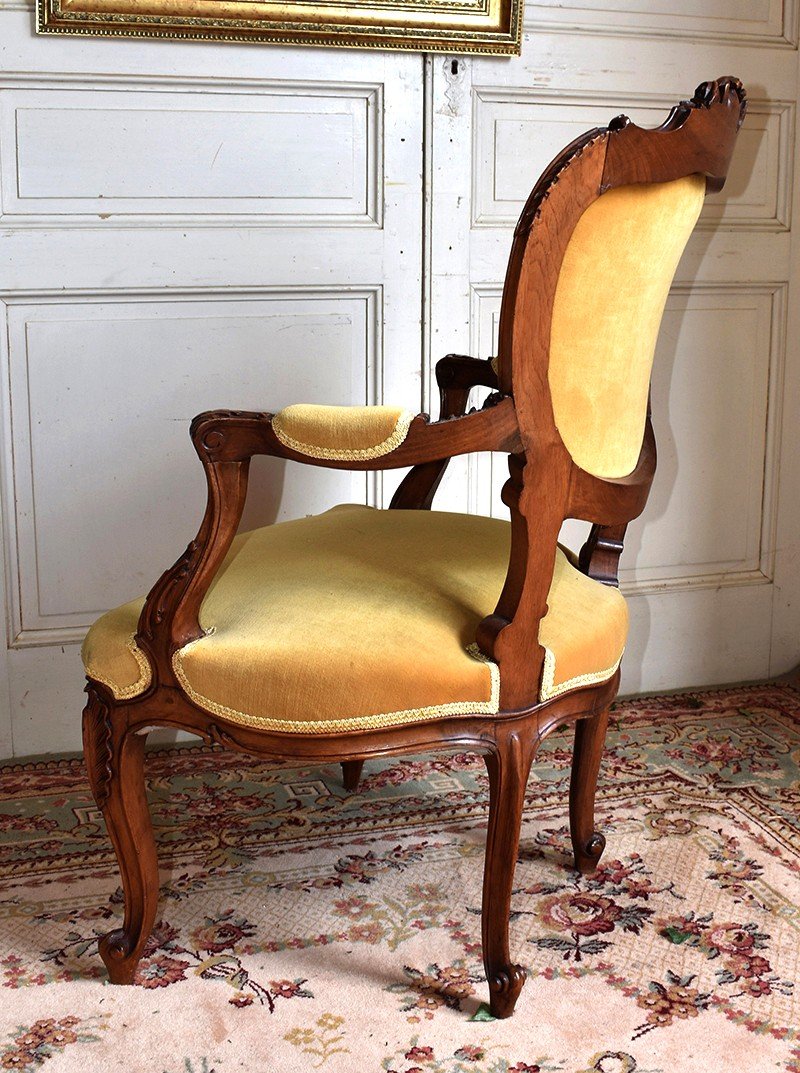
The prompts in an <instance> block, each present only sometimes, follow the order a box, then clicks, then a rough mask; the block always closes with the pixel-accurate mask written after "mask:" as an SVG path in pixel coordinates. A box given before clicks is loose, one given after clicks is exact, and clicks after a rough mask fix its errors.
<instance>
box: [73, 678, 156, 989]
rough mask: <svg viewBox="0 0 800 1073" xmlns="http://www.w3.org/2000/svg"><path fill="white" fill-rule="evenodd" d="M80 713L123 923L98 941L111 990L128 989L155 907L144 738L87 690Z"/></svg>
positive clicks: (122, 715)
mask: <svg viewBox="0 0 800 1073" xmlns="http://www.w3.org/2000/svg"><path fill="white" fill-rule="evenodd" d="M88 693H89V700H88V702H87V705H86V708H85V710H84V713H83V748H84V756H85V758H86V766H87V768H88V771H89V784H90V786H91V788H92V793H93V795H94V799H95V801H96V802H97V805H98V807H99V808H100V809H101V810H102V813H103V818H104V819H105V821H106V827H107V828H108V833H109V836H110V838H111V842H112V844H113V846H114V852H115V853H116V856H117V862H118V864H119V870H120V874H121V876H122V889H123V893H124V896H125V917H124V921H123V925H122V928H120V929H117V930H115V931H112V932H109V934H108V935H105V936H104V937H103V938H102V939H101V940H100V956H101V957H102V959H103V961H104V962H105V965H106V968H107V969H108V975H109V977H110V979H111V983H113V984H130V983H133V978H134V976H135V974H136V966H137V965H138V964H139V959H140V958H141V956H142V951H143V950H144V946H145V943H146V942H147V939H148V937H149V936H150V932H151V931H152V929H153V923H154V921H155V915H156V906H157V904H158V860H157V857H156V845H155V839H154V838H153V827H152V824H151V822H150V812H149V810H148V807H147V797H146V795H145V784H144V746H145V736H144V735H142V734H135V733H131V732H130V731H129V730H128V725H127V719H126V717H125V713H124V706H120V707H115V705H114V703H113V701H111V700H108V701H107V700H106V699H105V698H104V697H103V696H101V695H100V693H99V692H98V691H97V689H95V688H94V686H93V685H92V684H90V685H89V688H88Z"/></svg>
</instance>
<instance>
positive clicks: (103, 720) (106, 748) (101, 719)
mask: <svg viewBox="0 0 800 1073" xmlns="http://www.w3.org/2000/svg"><path fill="white" fill-rule="evenodd" d="M86 692H87V694H88V697H89V699H88V700H87V702H86V707H85V708H84V710H83V751H84V757H85V759H86V768H87V771H88V774H89V785H90V786H91V788H92V794H93V796H94V799H95V801H96V802H97V806H98V808H101V809H102V808H105V806H106V804H107V802H108V796H109V791H110V788H111V780H112V778H113V777H114V751H113V744H112V741H113V727H112V724H111V709H110V708H109V706H108V704H106V702H105V701H104V700H103V698H102V697H101V696H100V694H99V693H98V691H97V690H96V689H95V687H94V686H93V685H92V684H91V682H90V683H89V685H87V687H86Z"/></svg>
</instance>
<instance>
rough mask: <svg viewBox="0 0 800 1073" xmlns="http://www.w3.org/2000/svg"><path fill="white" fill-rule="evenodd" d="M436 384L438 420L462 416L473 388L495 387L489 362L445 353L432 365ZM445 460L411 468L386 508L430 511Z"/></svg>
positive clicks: (493, 373)
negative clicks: (434, 370) (437, 390)
mask: <svg viewBox="0 0 800 1073" xmlns="http://www.w3.org/2000/svg"><path fill="white" fill-rule="evenodd" d="M436 382H437V384H438V385H439V420H440V421H443V420H445V419H448V418H451V417H463V416H464V414H465V413H466V412H467V405H468V403H469V394H470V391H471V390H472V388H474V387H489V388H492V389H493V390H495V391H496V390H497V388H498V380H497V373H496V372H495V369H494V366H493V364H492V361H491V359H489V360H488V361H482V360H481V359H480V358H470V357H467V356H466V355H464V354H447V355H446V356H445V357H443V358H441V359H440V360H439V361H438V362H437V363H436ZM449 461H450V459H449V458H443V459H440V460H436V461H434V462H425V463H423V464H422V465H419V466H414V468H413V469H411V470H410V472H408V473H407V474H406V475H405V477H404V478H403V479H402V481H401V482H400V484H399V485H398V486H397V490H396V491H395V493H394V495H393V496H392V501H391V503H390V504H389V506H390V507H391V508H392V509H395V510H397V509H400V510H430V509H431V506H432V505H433V497H434V496H435V495H436V490H437V489H438V487H439V485H440V484H441V482H442V478H443V477H444V475H445V471H446V470H447V466H448V463H449Z"/></svg>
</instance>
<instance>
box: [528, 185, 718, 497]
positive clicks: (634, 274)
mask: <svg viewBox="0 0 800 1073" xmlns="http://www.w3.org/2000/svg"><path fill="white" fill-rule="evenodd" d="M705 188H706V184H705V178H704V177H703V176H701V175H689V176H687V177H686V178H683V179H676V180H674V181H673V182H668V183H655V184H650V185H636V186H624V187H620V188H619V189H616V190H610V191H608V193H606V194H603V195H602V196H601V197H599V198H598V199H597V201H594V202H593V203H592V204H591V205H590V206H589V208H588V209H587V210H586V212H584V214H583V216H581V218H580V220H579V221H578V224H577V226H576V228H575V231H574V232H573V234H572V237H571V238H570V241H569V245H568V246H567V250H566V253H565V255H564V260H563V262H562V265H561V271H560V274H559V277H558V284H557V287H556V294H555V302H554V306H553V319H552V327H551V335H550V364H549V368H548V377H549V383H550V393H551V395H552V399H553V412H554V415H555V421H556V426H557V428H558V431H559V433H560V435H561V438H562V439H563V441H564V443H565V445H566V447H567V449H568V450H569V452H570V454H571V455H572V457H573V459H574V461H575V462H576V463H577V464H578V465H579V466H580V467H581V468H582V469H585V470H587V471H588V472H589V473H593V474H595V475H596V476H598V477H623V476H625V475H626V474H628V473H630V472H631V471H632V470H633V469H634V467H635V466H636V462H637V459H638V457H639V452H640V450H641V445H642V439H643V436H644V424H645V419H646V415H647V395H648V391H649V386H650V371H651V369H652V364H653V354H654V351H655V346H656V339H657V337H658V329H659V327H660V325H661V318H662V315H663V312H664V305H665V303H666V300H667V295H668V293H669V288H670V284H671V283H672V279H673V276H674V275H675V270H676V269H677V267H678V261H679V260H680V258H681V254H682V253H683V250H684V248H685V246H686V243H687V242H688V240H689V236H690V234H691V232H692V228H693V227H694V225H695V223H696V222H697V217H698V216H699V214H700V209H701V208H702V205H703V198H704V196H705Z"/></svg>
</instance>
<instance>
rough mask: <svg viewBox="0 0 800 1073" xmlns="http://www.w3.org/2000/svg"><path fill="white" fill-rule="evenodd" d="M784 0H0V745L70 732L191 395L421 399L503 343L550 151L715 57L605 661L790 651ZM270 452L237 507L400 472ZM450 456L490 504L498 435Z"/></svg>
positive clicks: (353, 492)
mask: <svg viewBox="0 0 800 1073" xmlns="http://www.w3.org/2000/svg"><path fill="white" fill-rule="evenodd" d="M797 17H798V7H797V0H759V2H758V3H753V2H752V0H725V2H722V0H671V2H670V3H667V2H666V0H602V2H601V0H597V2H595V0H575V2H574V3H570V2H569V0H539V2H536V3H534V2H529V3H528V5H527V24H526V25H527V32H526V37H525V42H524V47H523V54H522V56H521V58H505V59H491V58H487V57H480V58H464V57H450V56H447V57H445V56H436V57H429V58H424V57H423V56H422V55H420V54H409V55H399V54H398V55H395V54H391V53H381V52H376V51H364V52H359V51H339V50H325V49H291V48H272V47H266V46H246V45H230V44H216V43H212V42H209V43H202V44H201V43H185V44H182V43H179V42H148V41H134V40H93V39H91V38H82V39H75V40H71V39H69V38H59V37H41V38H36V37H35V35H34V34H33V31H32V26H33V20H32V9H31V7H30V3H29V0H3V2H0V320H1V321H2V323H0V361H2V366H3V376H2V380H1V381H0V406H1V407H2V438H1V439H0V470H1V477H2V486H1V490H0V506H1V507H2V514H3V530H2V543H3V558H4V562H5V570H4V572H3V574H2V577H0V581H2V580H4V584H5V592H4V594H0V598H2V599H3V602H4V605H5V608H6V615H5V621H6V637H5V647H4V649H3V652H4V655H5V658H4V659H0V757H2V756H9V755H12V752H13V753H14V754H16V755H18V756H24V755H28V754H32V753H40V752H47V751H53V750H59V749H70V748H78V747H79V742H80V734H79V727H80V710H81V707H82V695H81V689H82V680H83V679H82V669H81V664H80V659H79V642H80V640H81V638H82V636H83V634H84V633H85V631H86V628H87V626H88V625H89V624H90V623H91V622H92V621H93V620H94V618H95V617H97V615H98V614H100V613H101V612H102V611H103V610H105V609H106V608H108V607H111V606H114V605H115V604H117V603H119V602H121V601H124V600H128V599H131V598H133V597H135V596H137V595H139V594H141V593H143V592H144V591H146V590H147V588H148V587H149V586H150V584H151V583H152V582H153V581H154V580H155V578H156V577H157V576H158V574H159V573H160V571H161V570H162V569H163V568H164V567H165V566H166V565H168V564H169V563H170V562H171V561H173V559H174V558H175V557H176V556H177V555H178V554H179V553H180V552H181V551H182V550H183V548H184V547H185V545H186V543H187V541H188V540H189V539H190V538H191V537H192V536H193V535H194V532H195V529H196V526H197V524H198V522H199V519H200V516H201V514H202V510H203V504H204V496H205V489H204V483H203V478H202V473H201V469H200V466H199V464H198V463H197V461H196V460H195V458H194V454H193V451H192V448H191V445H190V443H189V439H188V435H187V431H188V423H189V420H190V419H191V417H192V416H193V415H194V414H195V413H197V412H198V411H200V410H202V409H206V408H209V407H236V408H238V407H241V408H248V409H262V408H276V407H280V406H282V405H285V404H287V403H289V402H292V401H311V402H314V401H326V402H339V403H365V402H367V403H377V402H381V401H383V400H384V399H385V400H386V401H387V402H392V403H396V404H399V405H404V406H409V407H411V408H414V409H416V408H418V407H419V404H420V400H421V399H422V401H423V403H424V404H425V405H429V400H431V399H432V398H433V397H435V393H434V392H432V391H431V385H430V368H431V366H432V364H433V362H434V361H435V360H436V359H437V358H438V357H440V356H441V355H442V354H444V353H446V352H447V351H453V350H454V351H461V352H465V353H470V352H471V353H474V354H478V355H480V356H483V357H486V356H488V355H489V354H491V353H493V352H494V339H495V336H496V329H497V314H498V310H499V300H500V292H501V287H502V280H503V275H504V271H505V263H506V258H507V256H508V249H509V244H510V239H511V231H512V228H513V223H514V220H515V219H516V216H517V214H518V212H519V209H520V206H521V204H522V201H523V200H524V198H525V196H526V195H527V193H528V190H529V189H530V186H531V185H532V183H533V181H534V179H535V178H536V176H537V175H538V173H539V172H540V171H541V170H542V168H543V167H544V166H545V165H546V164H547V163H548V161H549V160H550V158H551V157H552V156H553V155H554V153H555V152H556V151H557V150H558V149H559V148H560V147H561V146H562V145H563V144H565V143H566V142H567V141H568V140H569V139H571V138H572V137H574V136H575V135H576V134H577V133H579V132H580V131H582V130H585V129H587V128H588V127H590V126H593V125H599V124H605V123H606V122H607V121H608V120H609V118H610V117H611V116H613V115H614V114H616V113H618V112H620V111H622V110H626V111H628V112H630V114H631V115H632V116H633V118H634V119H636V120H637V121H639V122H641V123H645V124H653V123H657V122H659V121H660V120H661V118H662V117H663V116H664V114H665V110H666V108H667V107H668V106H669V105H670V104H671V103H674V102H675V101H676V100H677V99H678V98H679V97H681V96H685V95H687V93H690V92H691V91H692V90H693V88H694V86H695V84H696V83H697V82H699V81H701V80H703V79H705V78H709V77H716V76H718V75H722V74H727V73H734V74H737V75H739V76H740V77H741V78H742V79H743V80H744V81H745V83H746V84H747V85H748V88H749V90H750V96H751V102H752V103H751V110H750V115H749V117H748V121H747V125H746V127H745V129H744V130H743V132H742V135H741V138H740V143H739V147H738V155H737V158H736V162H735V165H734V171H733V174H732V176H731V179H730V183H729V186H728V189H727V191H726V196H725V198H724V199H721V198H713V199H711V200H710V201H709V203H708V204H707V206H706V208H705V210H704V213H703V217H702V220H701V224H700V228H699V230H698V232H697V234H696V235H695V237H694V238H693V240H692V243H691V245H690V248H689V250H688V251H687V254H686V256H685V258H684V260H683V262H682V264H681V267H680V270H679V275H678V280H677V282H676V285H675V287H674V289H673V293H672V295H671V297H670V300H669V304H668V308H667V313H666V317H665V322H664V330H663V332H662V336H661V342H660V349H659V354H658V359H657V364H656V372H655V380H654V409H655V419H656V431H657V435H658V439H659V450H660V465H659V473H658V476H657V480H656V485H655V489H654V492H653V498H652V501H651V504H650V507H649V509H648V512H647V515H646V520H644V521H643V522H642V523H641V524H637V525H635V526H632V527H631V530H630V533H629V540H628V550H627V552H626V556H625V558H624V560H623V563H624V585H625V588H626V590H627V592H628V593H629V595H630V596H631V607H632V611H633V627H632V640H631V645H630V649H629V652H628V655H627V657H626V661H625V678H624V686H625V688H626V689H627V690H628V691H637V690H644V689H660V688H668V687H674V686H680V685H684V684H710V683H721V682H725V681H732V680H734V679H742V678H746V677H758V676H762V675H766V674H768V673H771V672H777V671H782V670H785V669H788V668H789V667H790V666H792V665H793V664H794V663H796V662H797V659H798V653H797V632H798V631H797V617H798V616H797V611H796V608H797V607H798V606H800V571H799V570H798V569H797V563H798V562H800V547H798V537H797V532H798V531H799V530H800V525H798V522H800V518H799V517H798V506H797V505H798V502H800V463H798V459H797V457H796V451H795V449H794V443H793V436H794V432H793V429H794V424H795V416H794V413H793V407H792V400H793V399H794V400H796V399H797V398H798V397H800V360H799V358H800V355H799V354H798V347H797V342H796V340H797V338H798V328H800V324H798V313H796V312H795V311H796V310H800V301H798V297H800V296H798V295H797V293H796V292H797V283H798V267H799V266H798V254H797V251H796V247H793V245H792V235H793V217H794V218H795V219H796V217H797V204H796V196H795V193H794V190H795V184H794V153H795V142H796V133H795V125H796V103H797V68H798V64H797V57H798V53H797V26H796V23H797ZM259 461H260V462H261V463H262V464H261V465H256V466H254V475H253V481H252V493H251V500H250V502H249V505H248V507H247V513H246V517H245V524H246V525H249V526H252V525H255V524H261V523H264V522H269V521H272V520H275V519H278V518H288V517H296V516H298V515H303V514H308V513H312V512H316V511H319V510H322V509H325V507H327V506H328V505H330V504H332V503H334V502H337V501H341V500H347V499H349V500H353V499H355V500H357V501H361V502H368V503H376V504H381V503H383V502H385V499H386V495H387V494H388V491H389V490H390V488H391V486H392V485H393V484H394V483H395V481H396V478H394V477H392V476H389V475H387V477H386V489H385V490H384V487H383V479H382V478H380V477H372V478H369V479H367V478H365V477H364V476H363V475H355V476H350V475H348V474H345V473H336V472H331V471H325V470H318V469H311V468H302V467H296V466H294V465H293V464H284V463H282V462H278V461H275V460H263V459H262V460H259ZM452 468H453V474H452V475H451V477H449V478H448V481H447V482H446V484H445V486H444V487H443V489H442V493H441V500H440V505H441V506H443V507H446V508H449V509H459V510H464V509H467V510H470V511H473V512H478V513H492V512H495V513H499V512H500V511H501V510H503V509H504V508H501V507H500V504H499V498H498V493H499V488H500V486H501V484H502V482H503V480H504V463H503V461H502V460H501V459H493V458H490V457H487V458H482V459H475V458H472V459H468V460H462V461H460V462H458V463H456V464H454V465H453V467H452ZM456 477H460V478H461V480H462V486H461V489H459V490H458V492H457V490H456V483H455V480H454V478H456ZM464 481H465V482H466V484H464V483H463V482H464ZM464 488H466V493H464V491H463V489H464ZM567 536H568V537H569V539H571V540H572V541H573V542H574V541H575V540H578V539H579V536H580V534H579V532H578V531H577V529H576V527H575V526H572V527H571V528H570V529H569V531H568V533H567Z"/></svg>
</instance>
